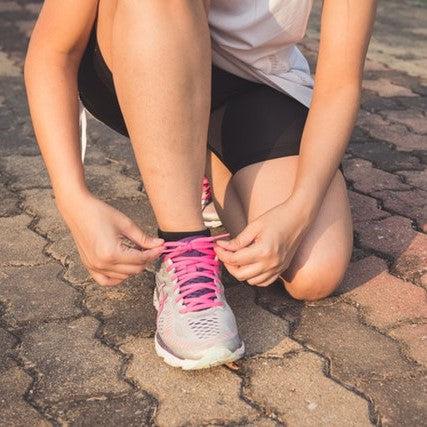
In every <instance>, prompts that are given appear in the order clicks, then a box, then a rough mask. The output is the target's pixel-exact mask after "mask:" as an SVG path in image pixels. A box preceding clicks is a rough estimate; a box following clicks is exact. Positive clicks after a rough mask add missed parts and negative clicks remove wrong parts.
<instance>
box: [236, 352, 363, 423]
mask: <svg viewBox="0 0 427 427" xmlns="http://www.w3.org/2000/svg"><path fill="white" fill-rule="evenodd" d="M244 368H245V371H247V375H248V377H249V380H248V382H247V384H245V387H244V395H245V396H246V397H247V398H249V399H250V400H251V401H254V402H256V403H257V404H260V405H262V406H263V407H264V408H266V410H267V413H274V414H277V415H279V417H280V418H281V419H282V420H284V422H286V425H290V426H302V425H303V426H319V425H324V426H337V427H338V426H343V425H357V426H369V425H371V422H370V420H369V410H368V402H367V401H366V400H364V399H363V398H362V397H360V396H358V395H357V394H355V393H353V392H351V391H349V390H347V389H345V388H344V387H342V386H341V385H339V384H337V383H336V382H335V381H333V380H331V379H329V378H327V377H326V376H325V375H324V369H325V361H324V360H322V359H321V358H320V357H319V356H317V355H315V354H313V353H309V352H299V353H296V354H292V355H289V356H288V357H284V358H281V359H269V360H266V359H263V360H262V361H258V360H250V361H247V362H245V363H244ZM331 408H334V409H333V411H331Z"/></svg>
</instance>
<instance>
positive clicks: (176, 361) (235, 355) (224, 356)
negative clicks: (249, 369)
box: [153, 291, 245, 371]
mask: <svg viewBox="0 0 427 427" xmlns="http://www.w3.org/2000/svg"><path fill="white" fill-rule="evenodd" d="M153 305H154V308H155V309H156V310H157V311H159V302H158V299H157V292H156V291H154V295H153ZM154 348H155V350H156V353H157V356H159V357H161V358H162V359H163V360H164V361H165V363H167V364H168V365H170V366H173V367H174V368H181V369H183V370H185V371H187V370H196V369H207V368H212V367H214V366H218V365H224V364H225V363H230V362H234V361H236V360H238V359H241V358H242V357H243V355H244V354H245V343H244V342H243V341H242V345H241V346H240V347H239V348H238V349H237V350H235V351H234V352H233V351H230V350H229V349H228V348H226V347H211V348H209V349H207V350H206V351H205V354H204V355H203V357H201V358H200V359H181V358H179V357H177V356H175V355H174V354H172V353H170V352H169V351H167V350H166V349H165V348H163V347H162V346H161V345H160V344H159V342H158V340H157V335H156V336H155V337H154Z"/></svg>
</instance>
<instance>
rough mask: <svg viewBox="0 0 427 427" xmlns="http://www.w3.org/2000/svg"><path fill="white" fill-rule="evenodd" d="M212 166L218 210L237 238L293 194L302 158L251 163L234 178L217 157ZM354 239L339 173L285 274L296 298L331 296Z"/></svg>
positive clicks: (314, 298) (341, 273)
mask: <svg viewBox="0 0 427 427" xmlns="http://www.w3.org/2000/svg"><path fill="white" fill-rule="evenodd" d="M210 165H211V169H212V170H211V175H212V183H213V193H214V197H215V202H216V203H217V205H218V206H217V208H218V212H219V214H220V217H221V220H222V221H223V222H224V224H225V225H226V227H227V228H228V229H229V231H230V232H231V233H232V234H233V235H236V234H237V233H238V232H239V231H241V230H242V228H243V226H244V225H243V224H245V223H246V222H247V221H252V220H254V219H255V218H257V217H258V216H260V215H262V214H263V213H264V212H266V211H267V210H269V209H271V208H273V207H274V206H277V205H278V204H280V203H282V202H284V201H285V200H286V199H287V198H288V197H289V196H290V194H291V191H292V188H293V184H294V180H295V176H296V171H297V167H298V156H290V157H283V158H279V159H274V160H267V161H265V162H261V163H257V164H254V165H250V166H247V167H245V168H243V169H241V170H239V171H238V172H237V173H236V174H235V175H234V176H232V175H231V173H230V172H229V171H228V169H227V168H226V167H225V166H224V165H223V164H222V163H221V162H220V160H219V159H218V158H216V156H214V155H211V161H210ZM236 207H237V208H236ZM352 236H353V233H352V222H351V213H350V207H349V202H348V197H347V190H346V187H345V182H344V178H343V177H342V174H341V172H337V174H336V176H335V178H334V179H333V181H332V183H331V185H330V187H329V190H328V192H327V194H326V197H325V199H324V202H323V204H322V207H321V209H320V212H319V214H318V216H317V218H316V220H315V222H314V224H313V225H312V227H311V229H310V231H309V232H308V233H307V235H306V236H305V238H304V240H303V242H302V244H301V246H300V248H299V249H298V251H297V253H296V254H295V257H294V259H293V261H292V263H291V265H290V267H289V269H288V270H287V271H286V272H284V273H283V274H282V277H283V278H284V279H285V281H286V284H285V287H286V289H287V290H288V292H289V293H290V294H291V295H292V296H293V297H294V298H297V299H302V300H309V301H312V300H317V299H321V298H324V297H326V296H328V295H330V294H331V293H332V292H333V291H334V290H335V289H336V288H337V286H338V285H339V284H340V282H341V280H342V277H343V275H344V273H345V271H346V269H347V266H348V262H349V260H350V256H351V250H352Z"/></svg>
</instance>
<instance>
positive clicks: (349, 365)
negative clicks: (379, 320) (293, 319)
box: [294, 304, 426, 426]
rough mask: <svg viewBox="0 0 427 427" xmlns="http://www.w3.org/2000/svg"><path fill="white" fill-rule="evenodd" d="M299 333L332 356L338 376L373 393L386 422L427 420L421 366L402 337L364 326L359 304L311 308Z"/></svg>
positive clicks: (309, 343) (303, 316)
mask: <svg viewBox="0 0 427 427" xmlns="http://www.w3.org/2000/svg"><path fill="white" fill-rule="evenodd" d="M294 336H295V338H296V339H297V340H298V341H301V342H303V343H305V344H306V345H308V346H309V347H310V348H315V349H316V351H318V352H321V353H322V354H323V355H324V356H325V357H327V358H328V359H330V363H331V364H330V370H331V375H332V377H333V378H337V379H338V380H339V381H341V383H344V384H348V385H351V386H352V387H354V388H356V389H357V390H359V391H360V392H362V393H364V394H365V395H367V396H369V397H370V398H371V399H372V400H373V401H374V402H375V405H376V409H377V410H378V412H379V417H380V419H381V420H382V422H383V424H385V425H392V426H397V425H408V426H411V425H419V424H420V423H422V422H423V421H422V420H423V419H424V418H425V416H426V408H425V405H424V397H423V396H424V391H423V387H424V385H423V383H422V382H423V381H422V376H421V375H422V374H421V372H420V371H419V370H418V369H417V368H416V367H415V366H414V365H413V364H412V363H410V362H409V361H407V360H406V359H405V358H403V357H402V356H401V351H400V346H399V344H398V343H397V342H395V341H393V340H392V339H390V338H388V337H386V336H384V335H382V334H380V333H378V332H376V331H375V330H373V329H371V328H368V327H363V326H361V324H360V321H359V319H358V314H357V311H356V309H355V308H353V307H350V306H347V305H342V304H339V305H334V306H330V307H312V308H308V309H307V310H306V311H305V312H303V315H302V317H301V319H300V321H299V323H298V325H297V327H296V328H295V333H294ZM396 402H405V403H404V404H403V405H396Z"/></svg>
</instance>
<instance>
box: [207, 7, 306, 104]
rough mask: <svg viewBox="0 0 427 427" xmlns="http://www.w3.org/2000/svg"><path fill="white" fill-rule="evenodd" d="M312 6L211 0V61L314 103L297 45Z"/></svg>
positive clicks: (303, 101)
mask: <svg viewBox="0 0 427 427" xmlns="http://www.w3.org/2000/svg"><path fill="white" fill-rule="evenodd" d="M311 7H312V0H212V1H211V5H210V10H209V26H210V31H211V37H212V50H213V58H212V59H213V63H214V64H215V65H217V66H218V67H220V68H222V69H224V70H226V71H228V72H230V73H233V74H236V75H238V76H240V77H243V78H246V79H249V80H253V81H259V82H263V83H265V84H268V85H270V86H272V87H274V88H276V89H278V90H280V91H282V92H285V93H288V94H289V95H291V96H292V97H294V98H295V99H297V100H298V101H300V102H301V103H303V104H304V105H306V106H310V103H311V98H312V92H313V79H312V77H311V74H310V68H309V65H308V62H307V60H306V59H305V57H304V56H303V54H302V53H301V52H300V50H299V49H298V48H297V47H296V46H295V44H296V43H297V42H299V41H300V40H301V39H302V38H303V37H304V34H305V31H306V27H307V22H308V18H309V15H310V11H311Z"/></svg>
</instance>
